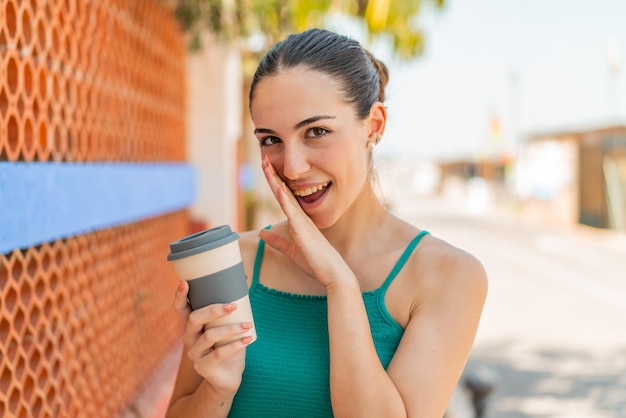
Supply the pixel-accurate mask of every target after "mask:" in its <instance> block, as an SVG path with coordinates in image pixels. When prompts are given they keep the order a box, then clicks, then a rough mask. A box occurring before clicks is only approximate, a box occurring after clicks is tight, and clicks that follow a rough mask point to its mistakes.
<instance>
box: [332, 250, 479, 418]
mask: <svg viewBox="0 0 626 418" xmlns="http://www.w3.org/2000/svg"><path fill="white" fill-rule="evenodd" d="M446 247H447V248H445V249H444V250H443V254H439V255H435V254H429V257H430V258H431V259H433V258H435V259H438V260H439V261H437V262H435V263H434V264H432V263H431V267H430V268H428V270H427V271H420V274H421V275H424V274H426V275H428V277H426V278H421V279H420V280H421V284H420V289H421V290H422V293H423V295H422V296H421V297H420V299H419V301H418V303H416V304H415V307H414V309H413V310H412V313H411V317H410V320H409V323H408V325H407V326H406V328H405V332H404V335H403V337H402V340H401V342H400V345H399V346H398V349H397V351H396V354H395V355H394V357H393V359H392V361H391V363H390V364H389V367H388V368H387V371H386V372H385V371H384V370H383V369H382V366H381V365H380V361H379V360H378V357H377V355H376V352H375V351H374V347H373V343H372V342H371V341H372V340H371V335H370V333H369V326H368V323H367V318H366V317H365V319H364V317H363V315H364V309H362V308H361V307H362V306H363V304H362V302H361V301H360V300H359V299H360V298H361V295H360V292H359V290H358V289H349V287H348V286H341V288H337V289H332V288H331V289H329V293H328V297H329V299H328V303H329V306H328V309H329V312H328V316H329V332H330V344H331V394H332V397H333V409H334V411H335V416H337V417H342V416H351V417H352V416H357V417H358V416H363V417H403V416H407V417H426V418H434V417H437V418H439V417H441V416H443V414H444V412H445V410H446V407H447V405H448V402H449V400H450V397H451V395H452V392H453V391H454V388H455V386H456V384H457V383H458V380H459V377H460V375H461V373H462V371H463V368H464V366H465V363H466V361H467V358H468V355H469V352H470V349H471V347H472V344H473V341H474V336H475V334H476V330H477V327H478V323H479V319H480V315H481V312H482V308H483V304H484V300H485V297H486V292H487V279H486V274H485V271H484V269H483V267H482V265H481V264H480V263H479V262H478V261H477V260H476V259H475V258H473V257H472V256H470V255H468V254H466V253H463V252H462V251H459V250H456V249H452V247H449V246H447V245H446ZM407 267H411V266H408V265H407ZM422 284H423V285H424V286H422ZM361 300H362V299H361Z"/></svg>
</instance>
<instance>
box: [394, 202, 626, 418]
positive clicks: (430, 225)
mask: <svg viewBox="0 0 626 418" xmlns="http://www.w3.org/2000/svg"><path fill="white" fill-rule="evenodd" d="M391 202H392V205H393V206H392V207H393V209H394V211H395V212H397V213H398V214H399V215H401V216H402V217H404V218H405V219H409V220H410V221H411V222H413V223H414V224H416V225H417V226H419V227H421V228H424V229H428V230H429V231H430V232H431V233H433V234H434V235H437V236H439V237H441V238H444V239H446V240H448V241H449V242H451V243H453V244H455V245H457V246H459V247H461V248H463V249H466V250H467V251H469V252H471V253H473V254H474V255H475V256H477V257H478V258H479V259H480V260H481V261H482V262H483V264H484V265H485V268H486V269H487V272H488V274H489V278H490V281H489V295H488V298H487V302H486V305H485V310H484V313H483V319H482V322H481V326H480V329H479V333H478V335H477V338H476V343H475V348H474V350H473V352H472V355H471V358H470V362H469V363H468V367H467V369H466V372H467V373H485V374H487V375H489V376H491V377H492V378H495V379H497V381H498V384H497V387H496V389H495V391H494V392H493V395H492V402H491V403H490V405H489V406H488V410H487V417H489V418H522V417H545V418H557V417H558V418H566V417H567V418H579V417H580V418H583V417H584V418H604V417H607V418H608V417H611V418H615V417H626V236H625V235H622V234H616V233H609V232H607V231H599V230H594V229H591V228H585V227H580V226H576V227H570V228H550V227H548V226H545V225H544V226H540V225H536V224H530V223H525V222H522V221H520V220H518V219H515V218H514V217H513V216H510V215H508V214H503V213H501V212H499V213H494V212H491V213H485V214H483V215H475V214H473V215H472V214H469V213H470V212H471V211H468V210H467V208H466V207H464V206H463V205H462V204H460V205H459V203H458V202H457V203H456V204H455V205H454V207H452V206H451V205H449V204H446V203H445V202H443V201H440V200H435V199H426V198H406V197H405V198H402V199H395V200H393V199H392V201H391Z"/></svg>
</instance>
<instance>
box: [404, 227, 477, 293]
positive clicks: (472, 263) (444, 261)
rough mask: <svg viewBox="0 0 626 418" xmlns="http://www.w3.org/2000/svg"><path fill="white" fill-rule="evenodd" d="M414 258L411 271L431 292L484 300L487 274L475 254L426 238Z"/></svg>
mask: <svg viewBox="0 0 626 418" xmlns="http://www.w3.org/2000/svg"><path fill="white" fill-rule="evenodd" d="M420 247H421V248H420V251H418V252H416V254H415V257H412V260H411V266H410V269H411V271H413V272H414V273H415V276H414V277H416V278H417V279H418V280H419V281H420V285H421V286H420V287H421V288H422V289H425V290H428V293H430V294H431V295H432V294H435V295H436V294H439V295H440V296H445V295H446V294H448V295H449V294H450V293H454V294H458V295H464V296H474V297H477V298H480V299H484V297H485V295H486V292H487V273H486V271H485V268H484V266H483V264H482V263H481V262H480V260H478V258H476V257H475V256H474V255H472V254H470V253H469V252H467V251H465V250H463V249H461V248H458V247H455V246H454V245H452V244H450V243H448V242H446V241H444V240H442V239H440V238H438V237H436V236H427V237H426V238H425V239H424V242H423V245H420Z"/></svg>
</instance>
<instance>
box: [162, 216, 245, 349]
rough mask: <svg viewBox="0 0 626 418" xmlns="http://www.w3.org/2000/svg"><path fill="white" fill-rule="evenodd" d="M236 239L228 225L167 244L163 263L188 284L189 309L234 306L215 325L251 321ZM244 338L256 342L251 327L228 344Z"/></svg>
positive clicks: (234, 233)
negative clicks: (219, 304) (226, 304)
mask: <svg viewBox="0 0 626 418" xmlns="http://www.w3.org/2000/svg"><path fill="white" fill-rule="evenodd" d="M238 239H239V235H238V234H237V233H236V232H233V231H231V229H230V226H228V225H222V226H218V227H216V228H211V229H207V230H205V231H202V232H198V233H196V234H192V235H189V236H187V237H184V238H181V239H179V240H178V241H174V242H172V243H170V250H171V252H170V254H169V255H168V256H167V260H168V261H170V262H172V264H173V265H174V269H175V270H176V273H177V274H178V277H179V278H180V279H181V280H186V281H187V282H188V283H189V294H188V299H189V304H190V305H191V309H193V310H195V309H198V308H202V307H204V306H207V305H210V304H213V303H231V302H234V303H236V304H237V309H236V310H235V311H234V312H232V313H231V314H229V315H227V316H226V317H224V318H222V319H220V320H218V321H215V323H214V324H215V325H222V324H229V323H238V322H254V321H253V318H252V309H251V307H250V299H249V298H248V285H247V283H246V275H245V272H244V269H243V263H242V262H241V252H240V250H239V241H238ZM248 335H250V336H252V338H253V341H254V340H256V331H255V328H254V327H252V328H251V329H250V330H249V331H247V332H246V333H245V334H242V335H239V336H237V337H236V338H234V339H232V340H229V341H233V340H235V339H238V338H242V337H245V336H248ZM226 342H228V341H226ZM226 342H224V343H226Z"/></svg>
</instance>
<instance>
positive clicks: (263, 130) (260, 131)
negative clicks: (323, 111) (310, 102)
mask: <svg viewBox="0 0 626 418" xmlns="http://www.w3.org/2000/svg"><path fill="white" fill-rule="evenodd" d="M324 119H336V117H335V116H329V115H319V116H313V117H310V118H308V119H305V120H303V121H302V122H298V123H296V125H295V126H294V127H293V130H294V131H297V130H298V129H300V128H302V127H303V126H306V125H309V124H311V123H315V122H317V121H318V120H324ZM254 134H255V135H256V134H270V135H276V131H274V130H273V129H267V128H257V129H255V130H254Z"/></svg>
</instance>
